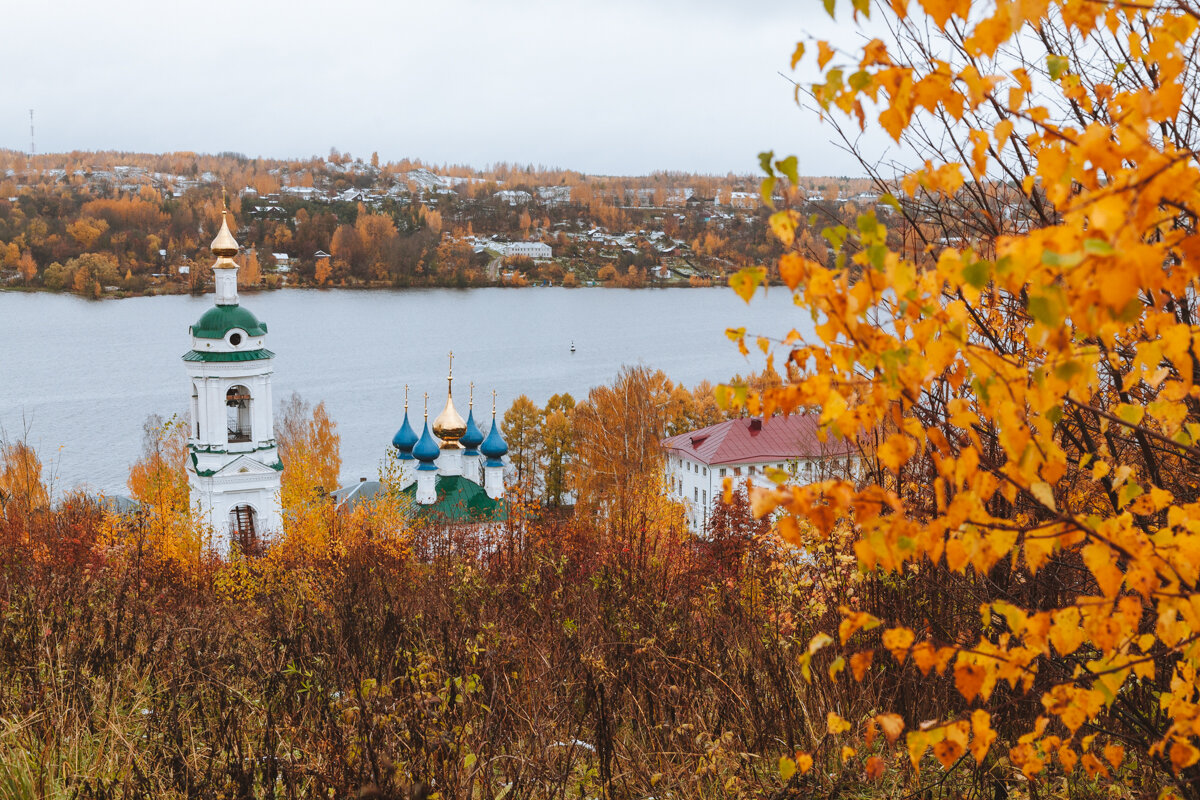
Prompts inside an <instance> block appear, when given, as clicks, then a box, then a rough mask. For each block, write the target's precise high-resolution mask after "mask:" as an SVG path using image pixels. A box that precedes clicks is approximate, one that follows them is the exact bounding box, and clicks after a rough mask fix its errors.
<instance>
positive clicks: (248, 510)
mask: <svg viewBox="0 0 1200 800" xmlns="http://www.w3.org/2000/svg"><path fill="white" fill-rule="evenodd" d="M211 250H212V252H213V255H215V256H216V257H217V260H216V263H214V264H213V276H214V283H215V286H216V293H215V300H216V305H215V306H214V307H213V308H210V309H209V310H208V311H206V312H204V314H203V315H202V316H201V317H200V319H199V320H198V321H197V322H196V323H195V324H194V325H192V326H191V328H190V333H191V338H192V349H191V350H189V351H188V352H187V353H186V354H185V355H184V356H183V361H184V363H185V364H186V366H187V373H188V378H189V381H190V382H191V393H192V400H191V409H190V415H189V416H190V429H189V431H188V445H187V449H188V456H187V465H186V469H187V475H188V484H189V486H190V487H191V506H192V508H193V510H194V511H196V512H197V514H198V517H199V519H198V521H199V522H201V523H202V524H208V525H211V526H212V529H213V531H214V532H215V533H216V536H217V540H216V542H214V544H215V545H216V546H217V547H218V549H220V550H222V551H227V550H228V549H229V548H230V547H234V546H236V547H239V548H240V549H241V550H242V551H243V552H254V551H256V550H257V549H258V548H259V547H260V546H261V544H262V543H263V542H265V541H266V540H268V539H270V538H271V536H272V535H273V534H275V533H278V532H279V531H281V530H282V528H283V515H282V511H281V508H280V476H281V473H282V471H283V469H284V465H283V464H282V463H281V461H280V459H279V451H278V449H277V447H276V443H275V421H274V414H273V411H272V409H273V405H274V400H273V397H272V394H271V375H272V373H273V369H272V366H271V362H272V359H273V358H274V357H275V354H274V353H272V352H271V351H270V350H268V349H267V347H266V342H267V325H266V323H264V322H261V321H259V319H258V318H257V317H255V316H254V314H252V313H251V312H250V311H249V310H247V309H246V308H244V307H243V306H241V305H240V304H239V302H238V293H237V273H238V265H237V263H236V262H235V261H234V260H233V259H234V256H236V255H237V254H238V251H239V246H238V243H237V241H236V240H235V239H234V238H233V234H232V233H230V231H229V211H228V209H226V211H225V212H224V216H223V218H222V220H221V230H220V231H219V232H218V233H217V237H216V238H215V239H214V240H213V242H212V246H211ZM451 359H453V355H452V356H451ZM451 366H453V360H452V361H451ZM452 375H453V373H451V375H450V376H448V381H447V392H446V405H445V407H444V408H443V410H442V413H441V414H439V415H438V417H437V419H436V420H434V424H433V426H432V430H431V428H430V425H429V414H428V410H426V414H425V427H424V430H423V431H422V434H421V436H419V437H418V436H417V435H416V432H415V431H414V430H413V428H412V426H411V425H410V423H409V421H408V401H407V399H406V400H405V404H404V422H403V424H402V426H401V429H400V430H399V431H398V432H397V433H396V435H395V437H394V438H393V440H392V445H393V447H394V448H395V449H394V455H395V457H396V459H397V460H398V461H399V465H398V466H399V474H400V486H401V488H400V496H401V498H402V499H406V500H407V501H408V502H407V506H408V508H409V509H410V511H411V515H412V516H413V517H418V518H424V519H431V520H434V521H437V522H441V523H448V524H470V525H487V524H491V523H494V522H497V521H500V520H503V519H504V518H506V516H507V504H506V503H505V501H504V491H505V486H504V469H505V465H504V460H503V459H504V456H505V454H506V453H507V452H508V446H507V444H506V443H505V442H504V439H503V436H502V435H501V433H500V426H499V424H498V422H497V420H496V407H495V394H494V393H493V399H492V425H491V431H490V433H489V434H488V436H487V437H486V438H485V437H484V435H483V433H482V432H481V431H480V429H479V427H478V425H476V423H475V414H474V411H473V409H472V410H471V411H470V412H469V414H468V418H467V419H466V420H464V419H463V418H462V417H461V416H460V415H459V414H458V412H457V411H456V410H455V408H454V394H453V390H454V382H453V377H452ZM426 404H427V405H428V395H426ZM471 405H472V406H473V405H474V402H473V398H472V402H471ZM378 486H379V484H375V487H376V488H378ZM351 490H353V491H351ZM348 494H353V495H355V496H356V497H357V496H358V495H360V494H362V491H361V487H359V486H358V485H352V486H351V487H346V488H344V489H340V490H338V491H337V492H335V493H333V498H332V500H331V502H335V503H340V502H341V498H344V497H345V496H346V495H348ZM339 496H340V497H339Z"/></svg>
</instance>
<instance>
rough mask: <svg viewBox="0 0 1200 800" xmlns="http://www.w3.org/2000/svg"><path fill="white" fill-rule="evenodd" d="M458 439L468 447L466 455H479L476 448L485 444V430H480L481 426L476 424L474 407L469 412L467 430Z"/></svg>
mask: <svg viewBox="0 0 1200 800" xmlns="http://www.w3.org/2000/svg"><path fill="white" fill-rule="evenodd" d="M458 441H459V444H461V445H462V446H463V447H465V448H467V452H466V455H469V456H473V455H477V453H476V450H475V448H477V447H479V445H481V444H483V431H481V430H479V426H478V425H476V424H475V411H474V409H472V410H471V411H470V412H469V413H468V414H467V432H466V433H464V434H463V437H462V438H461V439H459V440H458Z"/></svg>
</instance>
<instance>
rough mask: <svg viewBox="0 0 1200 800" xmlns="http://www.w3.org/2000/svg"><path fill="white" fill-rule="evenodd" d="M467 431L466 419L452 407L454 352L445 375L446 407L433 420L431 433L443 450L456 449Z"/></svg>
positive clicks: (451, 354)
mask: <svg viewBox="0 0 1200 800" xmlns="http://www.w3.org/2000/svg"><path fill="white" fill-rule="evenodd" d="M466 432H467V421H466V420H464V419H463V418H462V417H461V416H460V415H459V413H458V411H456V410H455V409H454V353H453V352H451V353H450V374H449V375H447V376H446V407H445V408H443V409H442V413H440V414H438V417H437V419H435V420H434V421H433V435H434V436H436V437H438V438H439V439H441V440H442V449H443V450H458V449H459V448H461V447H462V445H461V444H459V443H458V440H459V439H461V438H462V437H463V434H465V433H466Z"/></svg>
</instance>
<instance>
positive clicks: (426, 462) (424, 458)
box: [413, 419, 442, 470]
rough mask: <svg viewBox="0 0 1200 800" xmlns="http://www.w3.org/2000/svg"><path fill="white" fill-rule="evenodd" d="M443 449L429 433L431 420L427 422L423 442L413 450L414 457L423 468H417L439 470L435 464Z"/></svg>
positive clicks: (420, 467) (422, 437)
mask: <svg viewBox="0 0 1200 800" xmlns="http://www.w3.org/2000/svg"><path fill="white" fill-rule="evenodd" d="M441 452H442V451H441V449H440V448H439V447H438V444H437V442H436V441H435V440H434V438H433V436H432V435H430V433H429V420H428V419H427V420H425V430H424V432H423V433H422V434H421V440H420V441H419V442H417V446H416V447H414V448H413V455H414V456H416V458H417V460H418V461H420V462H421V466H419V467H417V469H420V470H432V469H437V466H436V465H435V464H434V463H433V462H434V461H437V457H438V455H440V454H441Z"/></svg>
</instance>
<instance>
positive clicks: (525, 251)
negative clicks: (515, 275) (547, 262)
mask: <svg viewBox="0 0 1200 800" xmlns="http://www.w3.org/2000/svg"><path fill="white" fill-rule="evenodd" d="M502 247H503V248H504V255H506V256H508V257H510V258H511V257H513V256H526V257H527V258H535V259H536V258H551V257H552V256H553V255H554V250H553V248H551V247H550V245H548V244H546V243H545V242H507V243H505V244H503V245H502Z"/></svg>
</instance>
